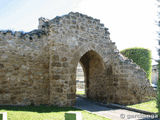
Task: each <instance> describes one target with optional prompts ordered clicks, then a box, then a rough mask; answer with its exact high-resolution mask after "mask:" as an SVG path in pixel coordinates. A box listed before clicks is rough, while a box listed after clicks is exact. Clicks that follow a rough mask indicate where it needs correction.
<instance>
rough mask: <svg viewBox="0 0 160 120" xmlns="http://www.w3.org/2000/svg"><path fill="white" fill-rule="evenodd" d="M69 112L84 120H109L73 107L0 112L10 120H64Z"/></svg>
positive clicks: (7, 107)
mask: <svg viewBox="0 0 160 120" xmlns="http://www.w3.org/2000/svg"><path fill="white" fill-rule="evenodd" d="M69 111H78V112H81V113H82V116H83V120H109V119H107V118H104V117H101V116H97V115H95V114H91V113H89V112H86V111H83V110H79V109H76V108H72V107H53V106H23V107H17V106H3V107H0V112H7V117H8V120H64V115H65V113H66V112H69Z"/></svg>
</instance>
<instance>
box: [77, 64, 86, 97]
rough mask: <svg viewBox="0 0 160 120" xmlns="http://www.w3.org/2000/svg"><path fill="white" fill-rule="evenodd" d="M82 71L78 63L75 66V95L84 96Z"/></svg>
mask: <svg viewBox="0 0 160 120" xmlns="http://www.w3.org/2000/svg"><path fill="white" fill-rule="evenodd" d="M84 79H85V78H84V71H83V68H82V66H81V64H80V63H78V65H77V70H76V95H81V96H85V81H84Z"/></svg>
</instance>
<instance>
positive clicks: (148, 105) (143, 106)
mask: <svg viewBox="0 0 160 120" xmlns="http://www.w3.org/2000/svg"><path fill="white" fill-rule="evenodd" d="M128 107H131V108H136V109H140V110H145V111H149V112H154V113H157V112H158V109H157V107H156V100H151V101H149V102H144V103H140V104H135V105H129V106H128Z"/></svg>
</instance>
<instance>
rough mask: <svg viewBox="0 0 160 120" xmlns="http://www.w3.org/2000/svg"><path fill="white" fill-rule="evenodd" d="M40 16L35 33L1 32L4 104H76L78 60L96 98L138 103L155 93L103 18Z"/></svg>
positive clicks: (89, 92)
mask: <svg viewBox="0 0 160 120" xmlns="http://www.w3.org/2000/svg"><path fill="white" fill-rule="evenodd" d="M39 21H40V24H39V26H38V30H34V31H31V32H29V33H22V32H15V33H12V32H10V31H7V32H4V31H1V32H0V73H1V74H0V96H1V97H0V104H19V105H28V104H53V105H58V106H72V105H74V103H75V100H76V95H75V92H76V68H77V64H78V62H81V64H82V67H83V69H84V73H85V82H86V93H87V97H89V98H91V99H94V100H97V101H101V102H105V103H106V102H113V103H120V104H133V103H138V102H141V101H146V100H149V99H150V97H152V96H154V95H155V93H154V91H153V89H152V88H151V86H150V84H149V81H148V80H147V78H146V76H145V72H144V71H143V70H142V69H140V68H139V67H138V66H137V65H136V64H134V63H133V62H132V61H130V60H128V59H126V58H124V57H123V56H121V55H120V53H119V51H118V50H117V48H116V46H115V43H113V42H112V41H111V40H110V38H109V32H108V29H107V28H105V27H104V25H103V24H101V23H100V21H99V20H98V19H93V18H92V17H89V16H86V15H83V14H80V13H72V12H71V13H69V14H68V15H64V16H62V17H56V18H54V19H52V20H48V19H45V18H40V19H39Z"/></svg>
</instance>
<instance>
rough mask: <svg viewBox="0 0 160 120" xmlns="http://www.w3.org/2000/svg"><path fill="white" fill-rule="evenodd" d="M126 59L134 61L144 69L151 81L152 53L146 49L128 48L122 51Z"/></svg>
mask: <svg viewBox="0 0 160 120" xmlns="http://www.w3.org/2000/svg"><path fill="white" fill-rule="evenodd" d="M121 54H123V55H124V56H125V57H128V58H129V59H132V60H133V62H135V63H136V64H137V65H139V66H140V67H141V68H143V69H144V71H145V72H146V75H147V78H148V79H149V80H150V81H151V72H152V60H151V51H150V50H148V49H145V48H128V49H125V50H122V51H121Z"/></svg>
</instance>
